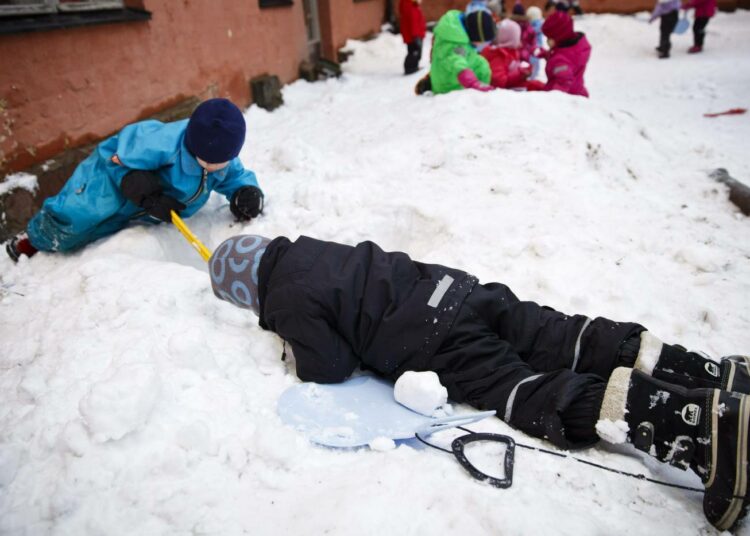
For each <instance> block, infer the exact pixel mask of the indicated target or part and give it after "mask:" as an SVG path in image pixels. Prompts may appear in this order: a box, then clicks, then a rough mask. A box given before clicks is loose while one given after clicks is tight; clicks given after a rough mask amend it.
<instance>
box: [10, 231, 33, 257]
mask: <svg viewBox="0 0 750 536" xmlns="http://www.w3.org/2000/svg"><path fill="white" fill-rule="evenodd" d="M5 251H6V253H8V256H9V257H10V258H11V259H13V262H18V259H19V257H20V256H21V255H26V256H27V257H32V256H33V255H34V254H35V253H36V252H37V251H38V250H37V249H36V248H35V247H34V246H32V245H31V242H30V241H29V237H28V236H27V235H26V233H19V234H17V235H16V236H14V237H13V238H11V239H10V241H9V242H8V243H7V244H6V246H5Z"/></svg>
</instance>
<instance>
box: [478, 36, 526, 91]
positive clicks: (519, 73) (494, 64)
mask: <svg viewBox="0 0 750 536" xmlns="http://www.w3.org/2000/svg"><path fill="white" fill-rule="evenodd" d="M481 54H482V56H484V59H486V60H487V62H488V63H489V64H490V69H491V70H492V78H491V79H490V83H491V84H492V85H493V86H494V87H499V88H504V89H508V88H514V87H525V85H526V79H527V78H528V77H529V71H528V70H524V69H522V68H521V53H520V51H519V50H516V49H513V48H501V47H496V46H487V47H485V48H484V49H483V50H482V52H481Z"/></svg>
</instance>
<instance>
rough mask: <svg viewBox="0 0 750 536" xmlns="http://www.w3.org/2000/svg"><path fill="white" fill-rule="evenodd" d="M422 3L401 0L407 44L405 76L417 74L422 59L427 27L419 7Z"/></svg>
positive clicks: (400, 6)
mask: <svg viewBox="0 0 750 536" xmlns="http://www.w3.org/2000/svg"><path fill="white" fill-rule="evenodd" d="M420 2H421V0H401V2H400V3H399V17H400V21H399V22H400V25H401V36H402V37H403V39H404V43H405V44H406V59H405V60H404V74H412V73H415V72H417V71H418V70H419V60H420V59H422V40H423V39H424V34H425V30H426V29H427V26H426V24H425V22H424V15H422V10H421V9H420V7H419V4H420Z"/></svg>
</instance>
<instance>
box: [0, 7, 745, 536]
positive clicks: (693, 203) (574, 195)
mask: <svg viewBox="0 0 750 536" xmlns="http://www.w3.org/2000/svg"><path fill="white" fill-rule="evenodd" d="M644 19H645V16H644V15H640V16H639V17H618V16H606V15H605V16H586V17H585V18H584V19H583V20H581V21H580V22H579V24H578V26H579V28H580V29H582V30H583V31H585V32H586V33H587V35H588V36H589V39H590V41H591V42H592V44H593V48H594V50H593V57H592V60H591V64H590V67H589V71H588V73H589V74H588V75H587V82H588V87H589V90H590V92H591V95H592V98H591V99H590V100H585V99H580V98H574V97H569V96H567V95H563V94H559V93H552V94H542V93H540V94H522V93H515V92H493V93H490V94H480V93H474V92H468V91H467V92H460V93H454V94H450V95H443V96H436V97H422V98H417V97H415V96H414V95H413V94H412V87H413V85H414V83H415V82H416V80H417V79H418V77H419V76H421V74H422V73H420V74H418V75H414V76H410V77H404V76H403V75H401V74H400V69H401V66H402V62H403V56H404V54H405V47H404V45H403V43H402V42H401V40H400V37H398V36H393V35H389V34H383V35H380V36H379V37H377V38H376V39H375V40H373V41H370V42H366V43H359V42H351V43H350V44H349V45H348V46H349V47H350V48H351V49H352V50H354V51H355V53H354V56H353V57H352V58H351V59H350V61H349V62H348V63H347V64H346V65H345V68H344V70H345V75H344V77H342V78H341V79H340V80H329V81H326V82H320V83H315V84H309V83H306V82H304V81H300V82H296V83H294V84H292V85H290V86H288V87H286V88H285V90H284V100H285V105H284V106H283V107H282V108H279V109H278V110H276V111H274V112H273V113H269V112H266V111H264V110H261V109H258V108H257V107H252V108H250V109H249V110H248V112H247V114H246V117H247V123H248V137H247V142H246V144H245V147H244V148H243V152H242V154H241V156H242V158H243V160H244V161H245V162H246V164H247V165H248V167H250V168H251V169H253V170H254V171H256V173H257V174H258V177H259V179H260V181H261V184H262V186H263V188H264V190H265V192H266V194H267V204H266V214H265V216H264V217H262V218H260V219H259V220H258V221H255V222H252V223H250V224H246V225H245V224H237V223H233V221H232V218H231V216H230V214H229V211H228V207H227V202H226V200H225V199H223V198H220V197H219V196H214V197H213V198H212V200H211V201H210V202H209V204H208V205H207V206H206V207H204V209H203V210H202V211H201V212H200V213H199V214H198V215H196V216H195V217H193V218H190V220H188V222H187V223H188V225H189V226H190V227H191V229H192V230H193V231H194V232H195V233H196V234H197V235H198V236H199V237H200V238H201V239H202V240H203V241H204V242H205V243H206V244H207V245H208V246H209V247H210V248H213V247H216V246H217V245H218V244H220V243H221V241H222V240H224V239H226V238H227V237H229V236H232V235H235V234H239V233H243V232H245V233H254V234H262V235H266V236H269V237H275V236H278V235H285V236H289V237H290V238H296V237H297V236H298V235H300V234H302V233H304V234H308V235H310V236H314V237H318V238H322V239H333V240H337V241H340V242H345V243H350V244H353V243H356V242H358V241H361V240H365V239H371V240H374V241H375V242H376V243H378V244H380V245H381V246H383V247H384V248H385V249H387V250H402V251H407V252H409V253H410V254H412V256H413V257H414V258H416V259H419V260H421V261H425V262H438V263H442V264H446V265H449V266H455V267H459V268H463V269H466V270H468V271H470V272H471V273H474V274H475V275H477V276H479V277H480V279H481V280H482V281H484V282H490V281H501V282H503V283H506V284H508V285H509V286H510V287H511V288H512V289H513V290H514V291H515V293H516V294H517V295H518V296H520V297H521V298H522V299H530V300H536V301H539V302H542V303H544V304H547V305H550V306H552V307H555V308H556V309H559V310H563V311H566V312H568V313H582V314H586V315H589V316H591V317H593V316H596V315H602V316H607V317H611V318H615V319H622V320H637V321H639V322H641V323H643V324H644V325H646V326H648V327H649V329H650V330H651V331H652V332H653V333H654V334H655V335H656V336H657V337H659V338H660V339H662V340H664V341H665V342H666V343H671V342H679V343H681V344H683V345H685V346H687V347H689V348H694V349H703V350H705V351H707V352H708V353H709V354H711V355H712V356H714V357H716V356H722V355H727V354H731V353H741V352H743V351H744V352H747V351H748V348H750V330H748V325H749V321H750V310H749V309H748V303H747V297H748V296H749V295H750V262H748V259H750V226H749V225H748V219H747V218H746V217H744V216H742V215H741V214H740V213H739V211H738V209H737V208H735V207H734V206H733V205H732V204H731V203H729V201H728V199H727V196H728V193H727V189H726V187H725V186H723V185H721V184H718V183H716V182H714V181H713V180H711V179H709V178H708V176H707V173H708V172H709V171H711V170H712V169H714V168H717V167H724V168H726V169H728V170H729V172H730V173H731V174H732V176H734V177H735V178H737V179H738V180H741V181H744V182H746V183H750V160H748V158H747V147H746V146H747V139H750V119H749V117H750V116H747V115H745V116H726V117H719V118H715V119H707V118H704V117H703V116H702V114H703V113H704V112H716V111H722V110H725V109H729V108H733V107H737V106H744V107H748V106H747V105H748V102H747V87H748V84H750V54H748V50H749V45H750V34H749V33H748V32H747V28H748V25H750V13H748V12H743V11H740V12H737V13H736V14H733V15H727V14H723V13H722V14H719V15H718V16H717V17H716V18H714V19H712V21H711V23H710V24H709V26H708V36H707V40H706V49H705V52H704V53H703V54H702V55H697V56H688V55H687V54H685V49H686V48H687V47H688V46H689V44H690V43H689V34H688V35H686V36H683V37H675V39H674V44H675V46H674V51H673V57H672V58H671V59H670V60H668V61H658V60H657V59H656V58H655V52H654V50H653V47H654V46H655V45H656V44H657V39H658V29H657V25H656V24H654V25H650V26H649V25H647V24H646V23H645V22H644ZM425 46H426V49H425V50H426V51H427V50H429V43H426V45H425ZM425 55H426V56H427V54H425ZM0 273H1V274H2V287H0V340H2V341H3V342H2V346H1V347H0V533H2V534H12V535H20V534H77V535H85V534H108V535H119V534H140V535H150V534H187V533H198V534H222V535H234V534H243V533H250V534H302V533H306V534H321V533H329V534H352V533H355V534H429V533H436V534H469V533H470V534H486V535H490V534H492V535H495V534H563V535H575V536H586V535H598V534H625V533H628V534H630V533H633V534H638V533H642V534H715V531H714V530H713V529H712V528H711V527H710V525H709V524H708V523H707V522H706V521H705V519H704V517H703V514H702V510H701V499H702V497H701V495H700V494H697V493H692V492H687V491H683V490H679V489H672V488H666V487H661V486H657V485H654V484H651V483H648V482H643V481H639V480H635V479H629V478H625V477H622V476H620V475H616V474H612V473H608V472H604V471H601V470H598V469H596V468H594V467H590V466H586V465H584V464H580V463H576V462H575V461H572V460H566V459H560V458H558V457H555V456H549V455H545V454H543V453H539V452H535V451H528V450H525V449H517V450H516V463H515V472H514V484H513V487H512V488H510V489H508V490H498V489H495V488H492V487H491V486H488V485H483V484H479V483H477V482H476V481H474V480H472V479H471V478H470V477H469V476H468V474H467V473H466V472H465V471H464V470H463V469H462V468H461V467H460V466H459V465H458V464H457V463H456V462H455V460H454V459H453V458H452V457H451V456H450V455H449V454H446V453H443V452H440V451H437V450H433V449H419V448H416V447H413V446H408V445H398V446H396V448H393V449H390V450H385V451H378V450H371V449H366V448H365V449H354V450H330V449H325V448H321V447H316V446H314V445H312V444H310V443H309V442H307V441H306V440H305V439H304V438H303V437H302V436H301V435H300V434H298V433H297V432H295V431H294V430H293V429H291V428H289V427H285V426H283V425H282V424H281V422H280V420H279V418H278V416H277V415H276V409H275V405H276V400H277V398H278V397H279V395H280V394H281V393H282V392H283V391H284V389H285V388H287V387H289V386H290V385H292V384H294V383H296V382H298V380H297V379H296V376H295V375H294V361H293V359H292V358H291V356H290V357H289V358H288V359H287V360H286V361H285V362H284V361H281V359H280V358H281V355H282V350H283V348H282V343H281V341H280V340H279V339H278V338H277V337H275V336H274V335H273V334H271V333H267V332H264V331H263V330H261V329H260V328H259V327H258V325H257V319H256V318H255V317H254V316H253V315H252V314H251V313H249V312H247V311H244V310H241V309H238V308H235V307H232V306H231V305H230V304H228V303H224V302H221V301H219V300H217V299H216V298H215V297H214V296H213V293H212V292H211V288H210V283H209V278H208V275H207V273H206V267H205V265H203V263H202V261H201V260H200V258H199V257H198V256H197V255H196V253H195V251H193V249H192V248H191V247H190V246H189V245H188V244H187V243H185V242H184V240H183V239H182V237H181V236H180V234H179V233H178V232H177V231H176V229H174V228H172V227H170V226H166V225H163V226H160V227H158V228H153V227H152V228H147V227H142V226H136V227H133V228H130V229H128V230H126V231H123V232H121V233H119V234H118V235H116V236H113V237H110V238H108V239H106V240H101V241H99V242H97V243H95V244H92V245H91V246H89V247H87V248H85V249H84V250H82V251H80V252H78V253H75V254H70V255H46V254H39V255H37V256H36V257H34V258H33V259H31V260H30V261H29V260H26V259H22V261H21V262H20V263H19V264H18V265H17V266H16V265H13V264H12V263H11V262H10V260H8V259H7V258H5V257H4V256H3V258H2V259H1V260H0ZM287 354H288V355H289V353H288V352H287ZM461 411H470V409H469V408H463V407H462V408H461ZM472 428H473V429H476V430H477V431H491V432H499V433H505V434H509V435H511V436H513V437H514V438H515V439H516V440H517V441H519V442H522V443H526V444H533V445H537V446H542V447H544V448H550V445H549V444H547V443H544V442H542V441H537V440H534V439H532V438H529V437H526V436H524V435H523V434H521V433H519V432H517V431H514V430H513V429H511V428H510V427H508V426H506V425H505V424H504V423H502V422H501V421H500V420H498V419H485V420H484V421H482V422H481V423H479V424H476V425H473V426H472ZM451 433H453V432H442V433H440V434H438V435H436V436H433V438H432V440H433V441H434V442H435V443H440V444H442V445H449V441H448V440H449V437H447V438H446V437H443V436H448V434H451ZM375 446H376V447H377V446H381V447H382V446H383V445H375ZM577 455H578V456H580V457H585V458H586V459H588V460H591V461H593V462H596V463H600V464H603V465H607V466H610V467H616V468H618V469H621V470H624V471H629V472H634V473H644V474H647V475H648V476H650V477H653V478H659V479H663V480H668V481H670V482H678V483H681V484H686V485H691V486H700V481H699V479H698V477H697V476H695V475H693V474H692V473H690V472H682V471H679V470H677V469H674V468H672V467H668V466H665V465H662V464H659V463H658V462H656V461H654V460H652V459H650V458H649V457H648V456H646V455H645V454H643V453H640V452H637V451H635V450H634V449H633V448H632V447H631V446H629V445H608V444H606V443H601V444H600V446H598V447H596V448H593V449H589V450H587V451H585V452H582V453H577ZM363 505H365V506H364V507H363ZM739 533H740V534H743V533H744V534H750V529H748V527H747V525H743V526H742V527H741V528H740V531H739Z"/></svg>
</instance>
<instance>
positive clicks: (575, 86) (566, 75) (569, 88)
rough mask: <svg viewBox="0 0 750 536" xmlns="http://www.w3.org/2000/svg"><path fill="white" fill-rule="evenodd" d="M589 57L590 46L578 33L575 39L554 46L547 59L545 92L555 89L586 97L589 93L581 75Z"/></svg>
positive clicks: (583, 36)
mask: <svg viewBox="0 0 750 536" xmlns="http://www.w3.org/2000/svg"><path fill="white" fill-rule="evenodd" d="M590 56H591V45H590V44H589V42H588V40H587V39H586V36H585V35H583V34H582V33H580V32H578V33H577V34H576V35H575V37H572V38H571V39H568V40H566V41H563V42H562V43H559V44H556V45H555V48H553V49H552V50H550V53H549V57H548V58H547V67H546V69H545V71H546V73H547V85H546V86H545V87H544V89H545V91H553V90H555V89H556V90H558V91H562V92H564V93H570V94H571V95H581V96H583V97H588V96H589V92H588V91H587V90H586V86H585V85H584V82H583V74H584V72H585V71H586V64H587V63H588V61H589V57H590Z"/></svg>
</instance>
